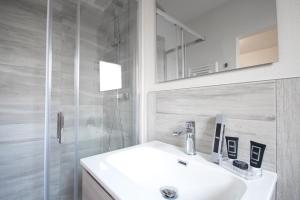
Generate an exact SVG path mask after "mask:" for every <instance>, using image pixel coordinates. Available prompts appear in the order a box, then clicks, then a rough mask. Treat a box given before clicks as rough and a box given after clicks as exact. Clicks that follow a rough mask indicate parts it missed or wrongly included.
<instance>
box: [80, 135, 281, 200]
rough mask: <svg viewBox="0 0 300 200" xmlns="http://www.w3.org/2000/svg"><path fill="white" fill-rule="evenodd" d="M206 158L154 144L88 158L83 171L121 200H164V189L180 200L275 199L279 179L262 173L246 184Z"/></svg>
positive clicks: (85, 159) (170, 146) (83, 164)
mask: <svg viewBox="0 0 300 200" xmlns="http://www.w3.org/2000/svg"><path fill="white" fill-rule="evenodd" d="M205 158H207V155H205V154H198V155H196V156H188V155H186V154H185V153H184V152H183V151H182V150H181V149H180V148H178V147H175V146H173V145H169V144H165V143H162V142H157V141H155V142H150V143H145V144H142V145H137V146H134V147H130V148H125V149H121V150H117V151H113V152H109V153H105V154H100V155H96V156H92V157H88V158H84V159H81V165H82V166H83V167H84V169H85V170H87V171H88V172H89V173H90V174H91V175H92V176H93V177H94V178H95V179H96V180H97V181H98V182H99V183H100V184H101V185H102V186H103V187H104V188H105V189H106V190H107V191H108V192H109V193H110V195H111V196H112V197H114V198H115V199H120V200H156V199H157V200H160V199H164V198H163V197H162V194H161V192H160V188H162V187H165V186H172V187H174V188H176V190H177V193H178V196H177V199H178V200H254V199H255V200H269V199H271V197H272V193H273V190H274V188H275V184H276V179H277V176H276V174H275V173H272V172H269V171H265V170H264V171H263V177H262V178H259V179H256V180H250V181H249V180H244V179H243V178H240V177H238V176H236V175H234V174H232V173H230V172H228V171H226V170H225V169H223V168H221V167H219V166H217V165H215V164H213V163H211V162H209V161H207V160H206V159H205ZM178 161H182V162H185V163H186V165H184V164H180V163H178Z"/></svg>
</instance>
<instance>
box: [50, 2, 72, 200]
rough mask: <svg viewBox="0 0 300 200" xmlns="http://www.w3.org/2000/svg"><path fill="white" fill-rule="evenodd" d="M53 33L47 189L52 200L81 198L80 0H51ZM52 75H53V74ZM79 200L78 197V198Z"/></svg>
mask: <svg viewBox="0 0 300 200" xmlns="http://www.w3.org/2000/svg"><path fill="white" fill-rule="evenodd" d="M50 3H51V5H50V6H51V7H50V8H48V11H51V15H50V16H49V19H50V20H49V23H50V24H51V25H52V26H50V29H49V32H50V37H51V41H49V43H48V45H51V48H50V51H49V54H50V55H51V56H52V57H50V59H51V62H50V63H49V64H51V67H52V69H51V78H52V80H51V85H50V86H51V93H50V94H49V95H50V97H51V98H50V101H48V104H49V105H50V113H49V115H48V116H49V117H50V118H49V120H48V124H49V128H48V137H47V138H46V139H48V154H47V157H46V159H47V160H46V165H47V173H48V174H47V176H46V177H45V178H46V182H47V188H46V191H45V193H48V195H47V196H48V199H50V200H57V199H60V200H64V199H65V200H70V199H76V198H77V186H76V187H75V184H76V183H75V174H76V173H75V166H76V165H75V161H76V145H77V144H76V131H75V116H76V115H75V110H76V107H75V100H74V98H75V92H76V91H75V89H74V81H75V78H74V77H75V76H74V69H75V67H76V66H75V52H76V36H77V35H76V31H77V0H51V1H50ZM49 75H50V74H49ZM75 197H76V198H75Z"/></svg>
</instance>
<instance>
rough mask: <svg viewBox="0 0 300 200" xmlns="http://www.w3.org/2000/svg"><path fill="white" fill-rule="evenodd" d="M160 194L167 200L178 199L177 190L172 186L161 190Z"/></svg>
mask: <svg viewBox="0 0 300 200" xmlns="http://www.w3.org/2000/svg"><path fill="white" fill-rule="evenodd" d="M160 193H161V194H162V196H163V197H164V198H165V199H176V198H177V190H176V188H174V187H172V186H165V187H161V188H160Z"/></svg>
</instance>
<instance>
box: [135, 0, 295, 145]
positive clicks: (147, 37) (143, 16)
mask: <svg viewBox="0 0 300 200" xmlns="http://www.w3.org/2000/svg"><path fill="white" fill-rule="evenodd" d="M139 18H140V19H139V20H140V27H139V29H140V34H139V36H140V40H141V41H140V46H139V47H140V49H139V51H140V59H141V60H140V68H141V71H142V72H141V79H142V81H141V82H142V83H141V86H142V87H141V90H142V92H141V109H140V112H141V124H140V126H141V135H142V138H141V139H142V141H145V140H146V130H147V127H146V124H147V123H146V122H147V118H146V117H147V109H146V108H147V107H146V106H147V98H146V97H147V93H148V92H151V91H159V90H170V89H179V88H190V87H200V86H209V85H219V84H229V83H239V82H250V81H260V80H270V79H280V78H289V77H300V0H277V18H278V35H279V62H278V63H275V64H273V65H266V66H261V67H253V68H248V69H242V70H236V71H231V72H224V73H218V74H213V75H207V76H202V77H197V78H192V79H185V80H179V81H173V82H167V83H160V84H157V83H155V70H156V67H155V0H140V15H139Z"/></svg>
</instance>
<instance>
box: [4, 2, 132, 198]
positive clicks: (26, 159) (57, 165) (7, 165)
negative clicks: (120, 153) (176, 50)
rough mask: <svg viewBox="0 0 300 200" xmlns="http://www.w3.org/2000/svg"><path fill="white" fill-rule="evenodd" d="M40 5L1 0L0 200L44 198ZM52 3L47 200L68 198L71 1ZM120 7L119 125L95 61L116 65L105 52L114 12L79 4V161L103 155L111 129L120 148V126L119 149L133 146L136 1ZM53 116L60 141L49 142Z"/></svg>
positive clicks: (43, 29) (53, 132) (114, 143)
mask: <svg viewBox="0 0 300 200" xmlns="http://www.w3.org/2000/svg"><path fill="white" fill-rule="evenodd" d="M46 2H47V1H46V0H9V1H5V0H4V1H0V199H7V200H10V199H24V200H26V199H28V200H33V199H36V200H40V199H42V198H43V168H44V166H43V153H44V150H43V145H44V137H43V131H44V96H45V44H46V41H45V40H46V38H45V36H46ZM53 2H54V13H53V17H54V18H53V20H54V23H53V49H54V52H53V53H54V54H53V85H52V86H53V91H52V118H51V152H50V160H49V161H50V195H51V199H72V197H73V189H74V188H73V184H74V163H75V151H76V149H75V134H74V111H75V107H74V55H75V41H76V40H75V38H76V4H75V2H76V1H74V0H54V1H53ZM122 2H123V3H124V4H123V7H122V9H119V10H118V12H117V13H116V14H117V15H118V14H120V15H121V16H120V19H119V20H120V21H119V24H120V36H121V40H122V42H121V44H120V48H121V56H120V63H121V65H122V67H123V68H122V78H123V88H122V89H121V90H120V92H121V93H123V92H126V93H128V94H129V95H128V98H124V99H121V100H120V102H119V111H120V116H121V120H120V119H119V118H118V119H114V118H113V117H115V116H116V115H118V117H119V114H118V112H116V110H117V109H116V104H115V102H116V101H115V100H116V95H115V92H106V93H100V91H99V60H105V61H110V62H117V61H116V59H115V58H114V56H115V52H116V49H115V48H114V47H112V43H113V35H114V34H113V27H114V26H113V25H114V20H115V18H114V16H113V10H112V9H108V10H107V11H106V12H101V11H99V9H97V8H93V6H91V5H89V4H86V3H84V1H81V3H82V5H81V28H80V32H81V40H80V45H81V54H80V59H81V63H80V130H79V135H78V138H77V139H78V143H77V144H78V146H77V151H78V157H79V158H81V157H85V156H90V155H94V154H97V153H102V152H105V151H108V142H107V141H108V140H107V139H108V137H107V136H108V132H109V131H111V129H112V130H113V137H112V142H111V146H112V149H115V148H120V147H121V146H120V143H121V142H120V138H121V137H120V132H121V130H120V129H121V128H122V130H123V132H124V134H125V145H126V146H129V145H132V144H134V143H135V136H136V135H135V129H134V128H135V120H136V119H135V98H134V97H135V87H136V85H135V81H134V80H135V44H136V4H134V3H132V2H134V1H126V0H124V1H122ZM128 2H130V3H128ZM59 111H61V112H63V113H64V115H65V128H64V132H63V135H62V144H58V143H57V141H56V117H57V116H56V114H57V112H59ZM113 122H115V123H113ZM112 123H113V124H112ZM121 123H122V126H120V124H121ZM112 125H113V126H112ZM120 127H121V128H120ZM78 169H79V170H80V167H79V163H78ZM79 172H80V171H79ZM79 177H80V176H79ZM78 188H79V190H80V188H81V187H80V179H79V185H78Z"/></svg>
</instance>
